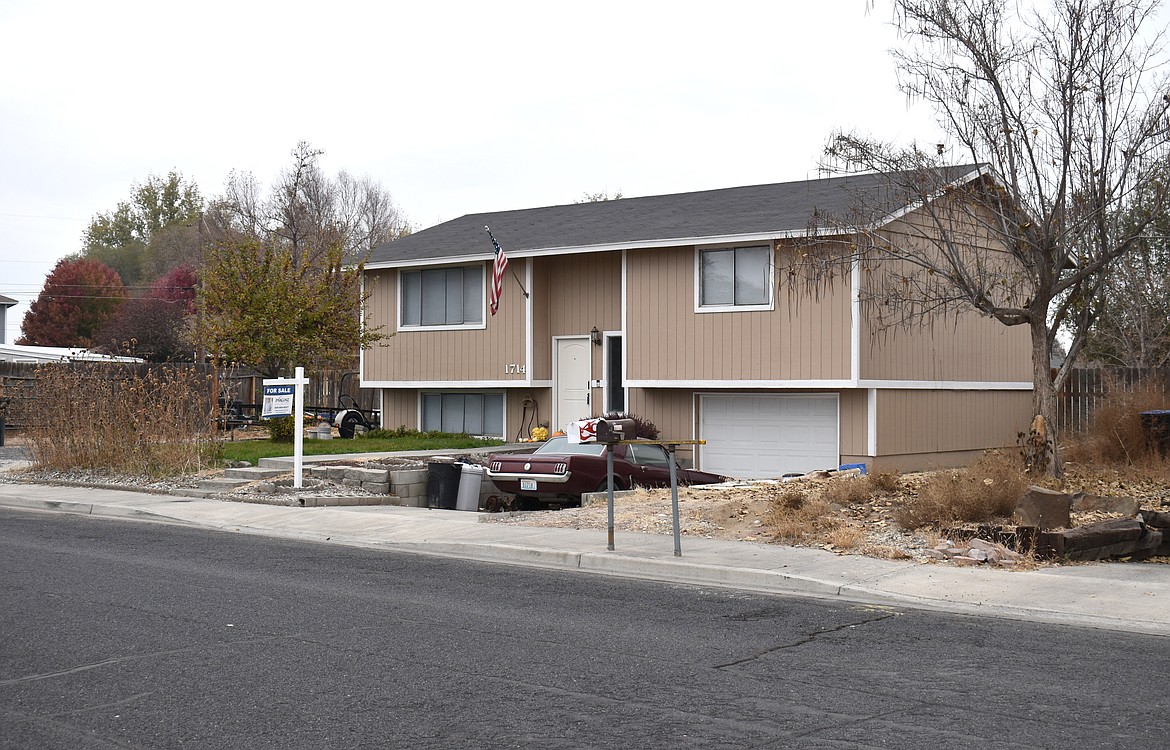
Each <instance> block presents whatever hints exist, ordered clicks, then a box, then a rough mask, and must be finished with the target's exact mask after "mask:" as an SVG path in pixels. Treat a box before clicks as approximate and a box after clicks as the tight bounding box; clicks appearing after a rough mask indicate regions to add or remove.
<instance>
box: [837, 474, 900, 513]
mask: <svg viewBox="0 0 1170 750" xmlns="http://www.w3.org/2000/svg"><path fill="white" fill-rule="evenodd" d="M900 486H901V477H900V475H899V474H897V473H885V472H879V473H876V474H867V475H865V476H860V477H839V478H836V479H834V480H833V481H831V482H828V483H825V484H824V485H823V487H822V489H821V498H822V499H824V500H825V501H826V502H829V503H833V504H835V505H842V506H845V505H854V504H857V503H867V502H869V501H870V500H872V499H874V498H875V497H879V496H881V495H888V494H891V493H893V492H897V491H898V489H899V487H900Z"/></svg>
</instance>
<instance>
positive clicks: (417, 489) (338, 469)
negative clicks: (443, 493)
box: [306, 466, 508, 508]
mask: <svg viewBox="0 0 1170 750" xmlns="http://www.w3.org/2000/svg"><path fill="white" fill-rule="evenodd" d="M306 474H307V475H308V476H310V477H312V478H314V479H324V480H328V481H330V482H336V483H338V484H342V485H347V486H350V487H360V488H361V489H363V490H365V491H366V492H373V493H377V494H379V495H391V496H393V499H391V498H387V499H386V500H384V501H381V502H383V503H386V504H393V505H401V506H406V507H411V508H425V507H427V505H428V502H427V479H428V478H429V476H430V472H429V470H428V469H425V468H424V469H380V468H366V467H357V466H312V467H309V468H308V469H306ZM492 495H497V496H500V497H504V498H506V497H508V495H507V493H503V492H500V490H499V489H497V488H496V486H495V485H494V484H492V482H491V480H489V479H488V478H487V477H486V476H485V477H484V478H483V481H481V482H480V486H479V505H480V507H481V508H482V507H485V506H486V503H487V500H488V498H490V497H491V496H492Z"/></svg>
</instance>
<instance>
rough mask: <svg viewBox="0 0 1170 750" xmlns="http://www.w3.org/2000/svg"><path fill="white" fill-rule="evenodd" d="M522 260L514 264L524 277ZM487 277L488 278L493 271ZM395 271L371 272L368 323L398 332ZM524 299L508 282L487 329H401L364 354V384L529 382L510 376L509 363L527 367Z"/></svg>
mask: <svg viewBox="0 0 1170 750" xmlns="http://www.w3.org/2000/svg"><path fill="white" fill-rule="evenodd" d="M524 263H525V261H523V260H517V261H513V262H512V263H511V264H509V269H515V270H516V273H517V275H518V276H520V277H521V278H523V271H524V268H523V266H524ZM484 265H485V273H487V274H489V276H490V268H488V267H487V265H486V264H484ZM397 274H398V272H397V271H394V270H386V271H371V272H368V273H367V279H368V281H369V282H371V283H370V284H368V286H369V288H370V293H371V296H370V300H369V302H368V304H367V315H366V320H367V322H368V324H369V325H371V326H382V327H383V329H384V331H385V332H386V333H395V329H396V326H397V321H398V314H397V304H398V301H397V282H398V276H397ZM524 307H525V305H524V295H523V294H522V293H521V292H520V288H519V286H517V284H516V282H515V280H514V279H512V278H511V274H509V278H508V279H507V283H506V284H505V291H504V295H503V298H502V302H501V304H500V310H499V313H498V314H497V315H495V316H494V317H493V316H492V315H490V313H488V312H486V311H485V313H484V315H485V316H486V319H487V325H486V328H484V329H468V330H450V331H443V330H439V331H434V330H431V331H410V330H402V331H397V333H395V335H394V336H393V337H391V338H389V339H387V340H386V341H384V342H382V343H381V344H380V345H378V346H376V347H374V348H373V349H371V350H369V351H367V352H366V353H365V369H364V372H363V379H364V380H374V381H386V380H399V381H460V380H466V381H483V380H489V381H501V380H505V381H506V380H525V379H526V378H527V375H525V374H522V373H508V372H506V366H507V365H509V364H524V362H525V360H524V358H525V341H524Z"/></svg>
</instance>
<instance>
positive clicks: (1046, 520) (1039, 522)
mask: <svg viewBox="0 0 1170 750" xmlns="http://www.w3.org/2000/svg"><path fill="white" fill-rule="evenodd" d="M1071 511H1072V496H1071V495H1067V494H1065V493H1063V492H1057V491H1056V490H1050V489H1046V488H1044V487H1037V486H1036V485H1032V486H1030V487H1028V492H1027V493H1026V494H1025V495H1024V497H1023V498H1022V499H1021V500H1020V503H1019V505H1017V506H1016V513H1015V518H1016V520H1017V521H1018V522H1019V523H1020V524H1021V525H1023V526H1035V527H1037V528H1039V529H1040V530H1041V531H1049V530H1051V529H1064V528H1068V527H1069V526H1070V525H1071V524H1072V518H1071V516H1070V513H1071Z"/></svg>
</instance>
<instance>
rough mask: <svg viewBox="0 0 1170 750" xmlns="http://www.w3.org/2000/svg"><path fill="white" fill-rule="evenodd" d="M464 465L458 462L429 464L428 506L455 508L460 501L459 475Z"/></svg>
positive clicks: (446, 508)
mask: <svg viewBox="0 0 1170 750" xmlns="http://www.w3.org/2000/svg"><path fill="white" fill-rule="evenodd" d="M462 472H463V466H462V465H461V464H457V463H442V462H438V461H436V462H433V463H429V464H427V507H428V508H441V509H443V510H455V505H456V503H458V502H459V477H460V475H461V474H462Z"/></svg>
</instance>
